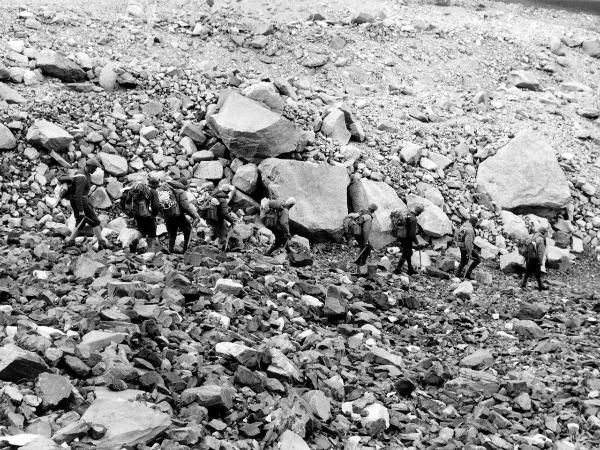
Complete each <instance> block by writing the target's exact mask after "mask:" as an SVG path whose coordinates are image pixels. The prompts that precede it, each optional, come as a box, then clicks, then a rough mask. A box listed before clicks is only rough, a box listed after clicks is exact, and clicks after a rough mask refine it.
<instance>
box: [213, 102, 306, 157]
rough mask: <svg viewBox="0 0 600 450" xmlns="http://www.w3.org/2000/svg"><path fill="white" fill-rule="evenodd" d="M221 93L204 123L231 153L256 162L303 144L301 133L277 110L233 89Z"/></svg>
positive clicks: (300, 146)
mask: <svg viewBox="0 0 600 450" xmlns="http://www.w3.org/2000/svg"><path fill="white" fill-rule="evenodd" d="M221 97H222V98H221V99H219V104H220V109H219V112H218V113H217V114H213V115H211V116H210V117H209V118H208V120H207V124H208V126H209V127H210V128H211V129H212V130H213V131H214V132H215V133H216V135H217V136H218V137H219V138H220V139H221V140H222V141H223V143H224V144H225V146H226V147H227V148H228V149H229V151H230V152H231V153H232V154H233V155H235V156H238V157H240V158H244V159H246V160H247V161H251V162H257V161H261V160H263V159H265V158H270V157H274V156H279V155H282V154H284V153H292V152H295V151H297V150H301V149H302V148H303V147H304V145H306V137H305V133H304V132H302V131H301V130H299V129H297V128H296V126H295V125H294V124H293V123H292V122H290V121H289V120H287V119H286V118H284V117H283V116H282V115H281V114H278V113H276V112H273V111H271V110H270V109H268V108H265V107H264V106H263V105H262V104H260V103H258V102H256V101H254V100H251V99H249V98H247V97H244V96H243V95H240V94H239V93H237V92H232V91H229V92H227V93H224V94H222V95H221ZM221 100H222V101H221Z"/></svg>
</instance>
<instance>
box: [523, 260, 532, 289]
mask: <svg viewBox="0 0 600 450" xmlns="http://www.w3.org/2000/svg"><path fill="white" fill-rule="evenodd" d="M529 275H531V263H530V262H529V261H526V262H525V274H524V275H523V280H522V281H521V287H522V288H525V287H527V279H528V278H529Z"/></svg>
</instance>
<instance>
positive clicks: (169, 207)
mask: <svg viewBox="0 0 600 450" xmlns="http://www.w3.org/2000/svg"><path fill="white" fill-rule="evenodd" d="M156 192H157V194H158V207H159V209H160V212H161V214H162V216H163V217H164V218H166V219H168V218H170V217H177V216H179V215H180V214H181V208H180V206H179V199H178V198H177V194H175V191H174V190H173V188H172V187H171V186H169V185H167V184H163V185H161V186H159V188H158V189H157V190H156Z"/></svg>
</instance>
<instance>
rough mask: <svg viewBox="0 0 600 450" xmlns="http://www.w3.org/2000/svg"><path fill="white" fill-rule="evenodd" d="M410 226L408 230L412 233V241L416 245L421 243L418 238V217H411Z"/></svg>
mask: <svg viewBox="0 0 600 450" xmlns="http://www.w3.org/2000/svg"><path fill="white" fill-rule="evenodd" d="M409 227H410V229H409V230H408V232H409V233H410V234H409V236H412V241H413V242H414V243H415V244H416V245H419V240H418V239H417V218H416V217H413V218H411V220H409Z"/></svg>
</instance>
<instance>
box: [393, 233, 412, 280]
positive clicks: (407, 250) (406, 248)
mask: <svg viewBox="0 0 600 450" xmlns="http://www.w3.org/2000/svg"><path fill="white" fill-rule="evenodd" d="M412 244H413V242H412V240H411V239H403V240H401V241H400V247H401V249H402V255H401V256H400V261H398V265H397V266H396V270H395V272H396V273H400V271H401V270H402V266H404V262H405V261H406V263H407V265H408V274H409V275H410V274H413V273H415V269H413V265H412V254H413V247H412Z"/></svg>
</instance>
